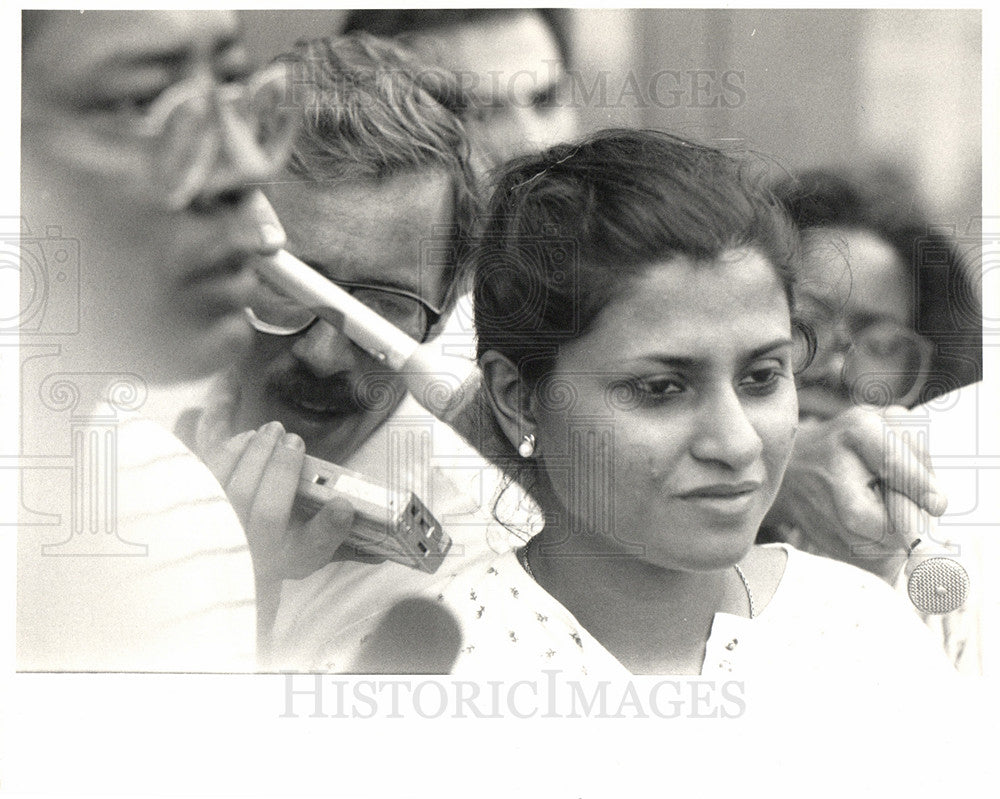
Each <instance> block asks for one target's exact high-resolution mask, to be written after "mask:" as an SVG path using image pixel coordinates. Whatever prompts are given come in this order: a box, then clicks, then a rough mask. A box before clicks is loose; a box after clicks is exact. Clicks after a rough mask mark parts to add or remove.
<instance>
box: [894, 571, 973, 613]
mask: <svg viewBox="0 0 1000 799" xmlns="http://www.w3.org/2000/svg"><path fill="white" fill-rule="evenodd" d="M906 587H907V591H908V592H909V594H910V601H911V602H912V603H913V605H914V607H916V609H917V610H919V611H921V612H923V613H951V611H953V610H957V609H958V608H960V607H962V605H964V604H965V600H966V599H968V597H969V575H968V573H967V572H966V571H965V569H963V568H962V567H961V566H960V565H959V564H958V563H957V562H956V561H954V560H952V559H951V558H930V559H928V560H925V561H924V562H923V563H921V564H920V565H919V566H917V567H916V568H915V569H914V570H913V573H912V574H911V575H910V579H909V581H908V582H907V586H906Z"/></svg>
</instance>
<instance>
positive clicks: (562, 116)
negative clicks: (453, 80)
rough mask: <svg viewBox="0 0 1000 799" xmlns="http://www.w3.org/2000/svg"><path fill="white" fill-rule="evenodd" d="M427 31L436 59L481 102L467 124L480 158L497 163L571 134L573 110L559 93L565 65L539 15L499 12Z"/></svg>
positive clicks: (550, 143) (574, 118) (574, 128)
mask: <svg viewBox="0 0 1000 799" xmlns="http://www.w3.org/2000/svg"><path fill="white" fill-rule="evenodd" d="M433 36H434V38H435V39H436V40H437V41H436V43H435V50H434V52H435V53H436V55H437V58H438V60H439V61H441V62H442V64H443V66H445V67H447V68H448V69H450V70H452V71H454V72H456V73H458V75H459V77H460V80H461V82H462V84H463V85H464V86H465V87H466V88H470V89H471V90H472V93H473V95H474V96H475V98H476V99H477V101H478V103H479V105H480V108H479V111H478V115H477V116H476V117H474V119H473V122H472V123H471V124H470V125H469V129H470V135H471V137H472V139H473V142H474V143H475V145H476V147H477V149H478V150H479V151H480V152H481V153H483V154H485V155H486V157H493V158H497V159H499V160H501V161H503V160H506V159H508V158H511V157H513V156H516V155H521V154H524V153H530V152H536V151H540V150H543V149H545V148H546V147H549V146H551V145H553V144H558V143H559V142H563V141H566V140H568V139H572V138H573V137H574V136H575V135H576V131H577V115H576V111H575V110H574V109H573V108H572V107H570V106H569V105H568V104H567V102H566V98H565V97H564V96H563V94H562V91H561V90H562V88H563V84H564V83H565V81H566V79H567V76H566V68H565V65H564V64H563V63H562V59H561V58H560V56H559V48H558V46H557V44H556V40H555V37H553V35H552V33H551V31H550V30H549V28H548V27H547V26H546V24H545V22H544V21H543V20H542V18H541V17H540V16H538V15H537V14H533V13H530V12H526V13H524V14H521V15H517V16H506V15H505V16H500V17H497V18H495V19H485V20H483V21H482V22H481V23H478V24H476V25H463V26H460V27H458V26H456V27H454V28H444V29H442V30H440V31H435V32H434V34H433Z"/></svg>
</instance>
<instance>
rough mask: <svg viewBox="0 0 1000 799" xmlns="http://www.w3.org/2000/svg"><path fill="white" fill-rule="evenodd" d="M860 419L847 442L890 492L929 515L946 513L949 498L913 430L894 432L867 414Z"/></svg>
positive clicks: (849, 432) (853, 427)
mask: <svg viewBox="0 0 1000 799" xmlns="http://www.w3.org/2000/svg"><path fill="white" fill-rule="evenodd" d="M856 419H857V422H858V423H857V424H855V425H853V426H851V427H850V428H848V430H847V433H846V437H847V441H848V444H849V446H850V447H851V448H852V449H853V450H854V451H855V452H856V453H857V454H858V457H860V458H861V460H862V461H863V462H864V464H865V466H866V467H867V468H868V469H869V470H870V471H871V473H872V475H873V476H874V477H875V478H877V479H878V480H879V481H880V482H881V484H882V485H883V486H884V487H885V488H886V489H889V490H891V491H896V492H899V493H901V494H903V495H905V496H907V497H909V498H910V499H911V500H912V501H913V502H915V503H917V504H918V505H920V507H921V508H923V509H924V510H926V511H927V512H928V513H932V514H934V515H936V516H940V515H941V514H942V513H944V511H945V508H946V507H947V504H948V499H947V497H946V496H945V493H944V491H943V490H942V489H941V487H940V484H939V483H938V481H937V478H936V477H935V475H934V472H933V470H932V469H931V468H929V465H928V464H929V458H928V456H927V453H926V450H925V449H924V448H923V446H921V445H920V444H919V443H918V442H917V441H916V440H915V439H914V436H913V434H912V431H911V430H902V431H897V430H894V429H893V428H892V427H891V425H890V424H887V423H885V422H883V420H882V419H881V418H880V417H878V416H873V415H871V414H867V413H866V414H865V415H864V416H859V417H856Z"/></svg>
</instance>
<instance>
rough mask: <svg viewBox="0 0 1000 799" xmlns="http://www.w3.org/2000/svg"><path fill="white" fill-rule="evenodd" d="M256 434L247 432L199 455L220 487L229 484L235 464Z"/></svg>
mask: <svg viewBox="0 0 1000 799" xmlns="http://www.w3.org/2000/svg"><path fill="white" fill-rule="evenodd" d="M256 434H257V433H256V431H254V430H247V431H245V432H243V433H240V434H239V435H238V436H233V437H232V438H230V439H229V440H228V441H220V442H218V443H217V444H216V445H215V446H214V447H211V448H209V449H208V450H206V451H204V452H202V453H201V454H200V457H201V459H202V460H203V461H204V462H205V465H206V466H208V468H209V469H210V470H211V471H212V474H214V475H215V479H216V480H218V481H219V484H220V485H222V486H225V485H226V484H227V483H228V482H229V480H230V478H231V477H232V474H233V469H235V468H236V464H237V463H238V462H239V459H240V457H241V456H242V455H243V450H245V449H246V447H247V444H249V443H250V439H252V438H253V437H254V436H255V435H256Z"/></svg>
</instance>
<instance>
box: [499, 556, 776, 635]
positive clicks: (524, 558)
mask: <svg viewBox="0 0 1000 799" xmlns="http://www.w3.org/2000/svg"><path fill="white" fill-rule="evenodd" d="M516 554H517V560H518V562H519V563H520V564H521V565H522V566H523V567H524V570H525V572H527V574H528V576H529V577H530V578H531V579H532V580H534V581H535V582H536V583H537V582H538V578H537V577H535V573H534V572H533V571H532V570H531V563H530V562H529V561H528V544H525V545H524V546H523V547H521V548H520V549H519V550H517V553H516ZM733 568H734V569H736V573H737V574H738V575H739V576H740V582H742V583H743V588H744V589H745V590H746V592H747V602H748V603H749V604H750V618H751V619H752V618H754V616H756V615H757V607H756V605H755V604H754V601H753V591H751V590H750V582H749V581H748V580H747V576H746V575H745V574H744V573H743V569H741V568H740V564H738V563H734V564H733Z"/></svg>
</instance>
